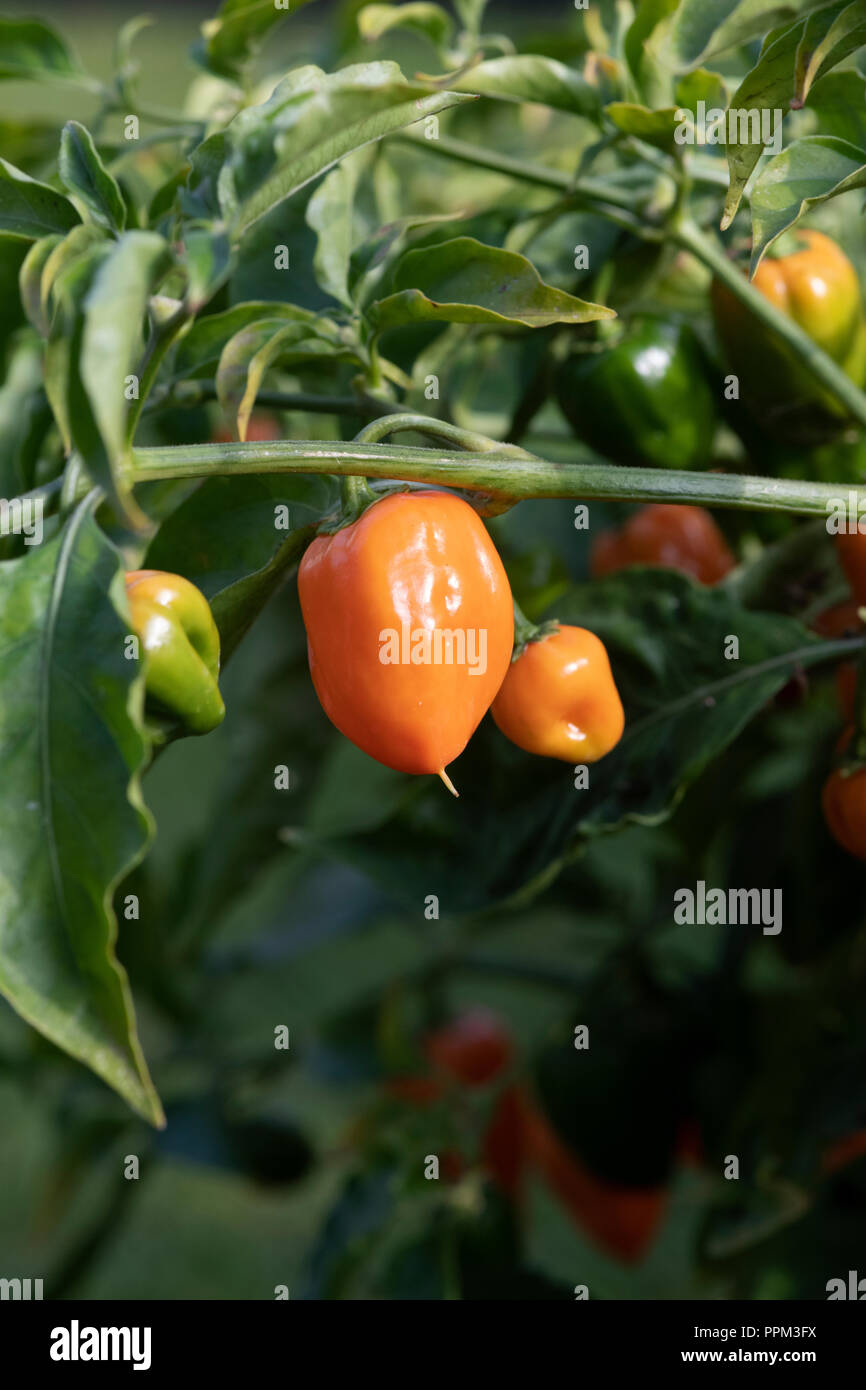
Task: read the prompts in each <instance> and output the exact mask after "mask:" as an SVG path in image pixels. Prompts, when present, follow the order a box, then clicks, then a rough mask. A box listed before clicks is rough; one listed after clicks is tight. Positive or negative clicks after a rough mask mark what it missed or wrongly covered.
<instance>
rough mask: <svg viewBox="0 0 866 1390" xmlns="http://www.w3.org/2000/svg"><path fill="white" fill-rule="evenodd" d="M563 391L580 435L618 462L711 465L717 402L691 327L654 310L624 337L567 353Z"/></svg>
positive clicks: (560, 395) (559, 386) (560, 378)
mask: <svg viewBox="0 0 866 1390" xmlns="http://www.w3.org/2000/svg"><path fill="white" fill-rule="evenodd" d="M556 394H557V399H558V401H559V404H560V407H561V409H562V411H563V414H564V415H565V417H566V419H567V420H568V422H569V424H570V425H571V427H572V430H573V431H574V434H575V436H576V437H577V438H578V439H580V440H582V441H583V443H584V444H588V445H589V447H590V448H591V449H594V450H595V452H596V453H598V454H601V455H602V457H603V458H607V459H610V460H611V461H612V462H614V463H622V464H631V465H634V466H637V467H642V466H646V465H650V466H655V467H657V468H701V467H704V466H706V464H707V463H709V460H710V450H711V448H712V443H713V435H714V433H715V428H716V410H715V399H714V396H713V392H712V389H711V387H710V384H709V381H708V379H707V376H706V371H705V368H704V363H703V357H702V354H701V350H700V347H699V345H698V342H697V340H696V338H695V336H694V334H693V333H692V331H691V329H690V328H689V327H688V326H687V325H686V324H682V323H677V322H675V321H673V320H670V319H662V318H658V317H657V316H655V315H645V316H643V317H641V318H638V319H635V320H634V322H633V323H631V324H630V325H629V327H628V328H627V329H626V330H625V332H624V333H623V334H622V335H621V336H620V337H619V338H618V339H613V340H611V341H610V342H602V343H600V344H598V345H596V346H593V347H590V348H589V349H588V350H587V351H584V352H575V353H573V354H572V355H571V356H570V357H568V358H566V360H565V361H564V362H563V363H562V365H561V367H560V369H559V372H558V374H557V379H556Z"/></svg>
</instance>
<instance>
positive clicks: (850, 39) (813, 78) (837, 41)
mask: <svg viewBox="0 0 866 1390" xmlns="http://www.w3.org/2000/svg"><path fill="white" fill-rule="evenodd" d="M833 12H834V13H835V10H834V11H833ZM864 43H866V0H854V3H853V4H851V5H846V6H845V8H844V9H843V10H842V12H841V14H837V17H836V18H835V19H834V20H833V23H832V24H831V25H830V28H829V29H828V30H827V32H826V33H825V34H824V36H823V38H821V40H820V42H818V43H817V44H816V45H814V46H813V47H810V48H809V50H808V51H807V52H804V53H803V54H800V53H798V54H797V67H798V72H797V82H796V89H795V92H794V104H795V105H796V106H801V105H802V104H803V102H804V101H805V100H806V97H807V96H808V95H809V90H810V88H811V86H812V84H813V83H814V82H817V80H818V78H819V77H823V76H824V74H825V73H828V72H829V71H830V70H831V68H834V67H836V66H837V64H838V63H841V62H843V61H844V60H845V59H846V58H847V57H848V56H849V55H850V54H851V53H854V52H855V51H856V50H857V49H858V48H860V47H862V45H863V44H864Z"/></svg>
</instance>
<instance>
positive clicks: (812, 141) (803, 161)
mask: <svg viewBox="0 0 866 1390" xmlns="http://www.w3.org/2000/svg"><path fill="white" fill-rule="evenodd" d="M864 187H866V150H862V149H858V148H857V146H856V145H849V144H848V142H847V141H846V140H840V139H838V138H837V137H836V136H835V135H807V136H804V137H803V139H802V140H795V141H794V143H793V144H792V145H789V146H788V148H787V149H786V150H782V152H781V154H777V155H776V157H775V158H774V159H771V160H770V161H769V163H768V164H767V165H766V166H765V167H764V169H762V170H761V173H760V175H759V177H758V179H757V181H756V182H755V186H754V188H753V189H752V199H751V202H752V265H751V273H752V275H754V273H755V271H756V270H757V268H758V266H759V265H760V263H761V259H762V257H763V255H764V252H765V251H766V250H767V248H768V247H769V246H771V245H772V244H773V242H774V241H775V240H776V238H777V237H779V236H781V235H782V233H783V232H784V231H786V230H787V229H788V227H793V226H794V224H795V223H796V222H799V220H800V218H801V217H802V216H803V215H804V214H805V213H807V212H809V211H810V209H811V208H813V207H817V205H818V204H819V203H825V202H826V201H827V199H828V198H835V197H836V196H837V195H838V194H840V193H847V192H849V191H850V189H852V188H864Z"/></svg>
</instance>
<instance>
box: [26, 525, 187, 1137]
mask: <svg viewBox="0 0 866 1390" xmlns="http://www.w3.org/2000/svg"><path fill="white" fill-rule="evenodd" d="M109 595H110V597H109ZM122 611H125V596H124V586H123V569H122V565H121V562H120V557H119V556H118V553H117V551H116V550H115V549H114V547H113V546H112V545H110V544H109V542H108V541H107V540H106V538H105V537H104V536H103V535H102V533H101V531H100V530H99V528H98V527H97V526H96V524H95V522H94V521H93V518H92V515H91V507H90V504H89V502H84V503H82V504H81V505H80V506H79V507H78V508H77V510H76V512H75V513H74V514H73V516H72V517H71V518H70V520H69V522H68V523H67V525H66V527H65V529H64V531H63V532H62V533H61V534H60V536H58V537H57V539H56V540H54V541H51V542H49V543H48V544H46V545H43V546H41V547H40V548H39V549H37V550H33V551H32V552H31V553H30V554H28V555H27V556H26V557H25V558H24V559H21V560H12V561H8V562H7V563H6V564H4V565H2V566H0V645H2V649H3V653H4V658H3V661H2V663H0V749H2V761H3V767H4V775H5V783H6V789H7V795H6V796H5V797H4V799H3V803H2V807H3V809H2V818H3V819H2V828H0V991H2V993H3V994H4V995H5V997H6V999H8V1001H9V1003H10V1004H11V1005H12V1007H13V1008H14V1009H16V1010H17V1012H18V1013H19V1014H20V1015H21V1016H22V1018H24V1019H26V1020H27V1022H28V1023H30V1024H31V1025H32V1026H33V1027H34V1028H37V1029H38V1030H39V1032H40V1033H42V1034H44V1036H45V1037H47V1038H49V1039H50V1040H51V1041H52V1042H53V1043H55V1044H56V1045H57V1046H58V1047H60V1048H63V1049H64V1051H66V1052H68V1053H70V1054H71V1055H72V1056H73V1057H76V1058H78V1059H79V1060H80V1061H82V1062H84V1063H85V1064H86V1065H87V1066H89V1067H90V1068H91V1069H92V1070H93V1071H94V1072H96V1074H97V1075H98V1076H101V1077H102V1079H103V1080H104V1081H106V1082H107V1083H108V1084H109V1086H113V1087H114V1089H115V1090H116V1091H118V1092H119V1093H120V1095H122V1096H123V1097H124V1099H125V1100H126V1101H127V1102H128V1103H129V1104H130V1105H131V1106H132V1107H133V1108H134V1109H135V1110H137V1111H138V1112H139V1114H141V1115H143V1116H144V1117H145V1118H146V1119H148V1120H150V1121H151V1123H153V1124H156V1125H160V1124H162V1122H163V1121H162V1110H161V1107H160V1104H159V1100H158V1098H157V1096H156V1093H155V1091H154V1089H153V1085H152V1083H151V1080H150V1077H149V1076H148V1072H147V1066H146V1064H145V1061H144V1058H143V1056H142V1052H141V1047H140V1044H139V1041H138V1037H137V1034H136V1028H135V1018H134V1014H133V1008H132V1000H131V997H130V993H129V986H128V983H127V978H126V974H125V972H124V970H123V968H122V967H121V965H120V964H119V963H118V960H117V957H116V954H115V939H116V936H117V922H116V919H115V916H114V912H113V910H112V906H111V902H112V895H113V893H114V890H115V888H116V886H117V884H118V883H119V882H120V880H121V879H122V878H123V877H124V875H125V874H126V873H128V871H129V870H130V868H131V867H132V866H133V865H134V864H135V863H137V862H138V861H139V860H140V859H141V858H142V856H143V855H144V852H145V850H146V847H147V843H148V839H149V834H150V825H149V819H148V816H147V812H146V810H145V807H144V805H143V803H142V800H141V794H140V791H139V786H138V777H139V773H140V771H141V768H142V765H143V763H144V759H145V754H146V747H145V743H144V740H143V738H142V735H141V733H140V725H139V723H138V719H139V711H140V708H141V699H142V682H141V677H140V668H138V667H137V663H135V662H131V661H127V660H126V659H125V656H124V639H125V635H126V633H127V631H128V626H127V623H126V622H125V621H124V620H123V619H122V618H121V617H120V616H119V615H120V613H121V612H122Z"/></svg>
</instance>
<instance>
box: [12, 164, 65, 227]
mask: <svg viewBox="0 0 866 1390" xmlns="http://www.w3.org/2000/svg"><path fill="white" fill-rule="evenodd" d="M80 221H81V218H80V217H79V216H78V213H77V212H76V211H75V208H74V207H73V206H72V204H71V203H70V201H69V199H68V198H64V196H63V194H62V193H58V192H57V190H56V189H55V188H50V187H49V185H48V184H47V183H39V182H38V181H37V180H36V179H31V178H30V177H29V175H27V174H25V173H22V171H21V170H20V169H16V168H15V165H14V164H9V163H8V162H7V161H6V160H5V159H0V235H2V234H3V233H4V232H5V233H6V235H7V236H19V237H24V238H26V239H27V240H28V241H35V240H36V238H37V237H42V236H50V235H51V233H52V232H68V231H69V228H70V227H74V226H75V224H76V223H77V222H80Z"/></svg>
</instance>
